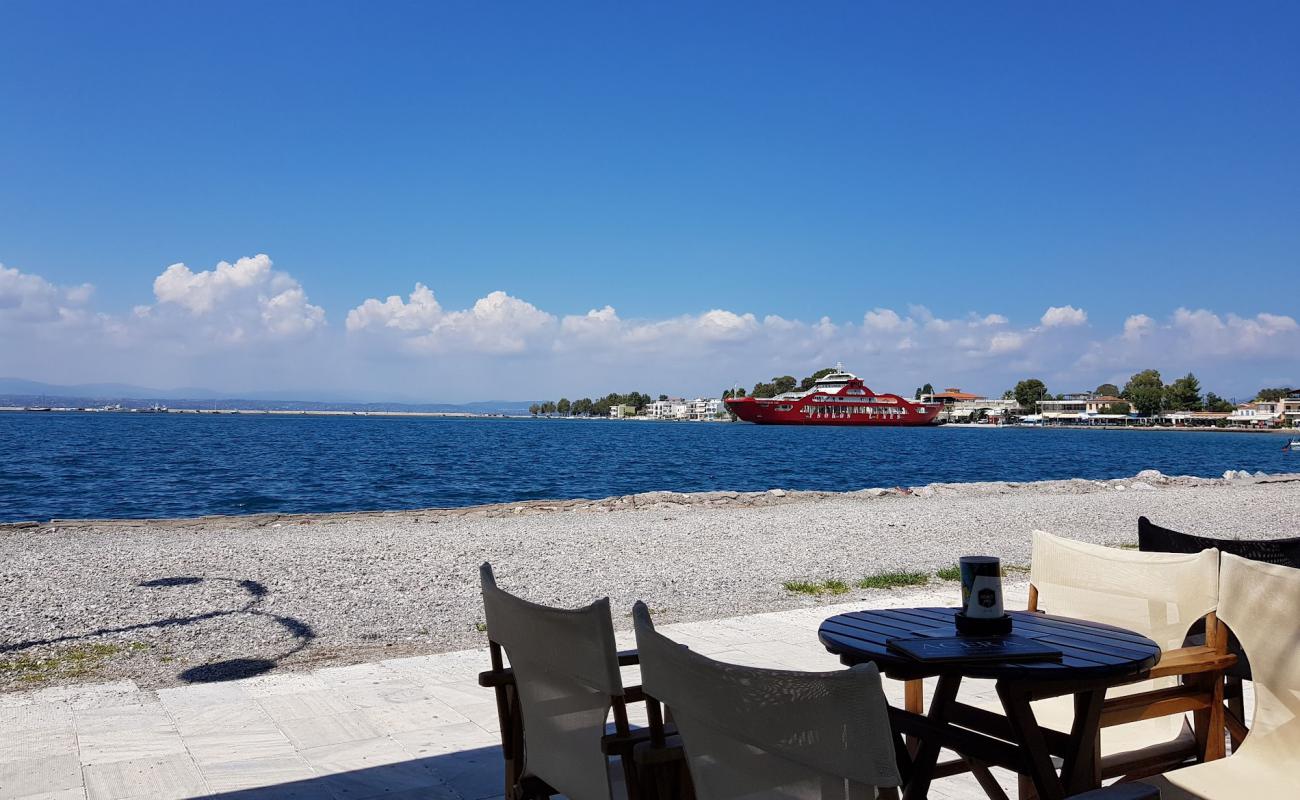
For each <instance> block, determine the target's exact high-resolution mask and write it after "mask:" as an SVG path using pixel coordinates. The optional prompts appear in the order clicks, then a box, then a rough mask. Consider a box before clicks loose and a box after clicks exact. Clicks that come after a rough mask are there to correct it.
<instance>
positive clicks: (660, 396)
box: [659, 394, 668, 403]
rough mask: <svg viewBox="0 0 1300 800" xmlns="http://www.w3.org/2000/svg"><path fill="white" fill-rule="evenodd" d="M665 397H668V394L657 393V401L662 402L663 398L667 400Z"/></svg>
mask: <svg viewBox="0 0 1300 800" xmlns="http://www.w3.org/2000/svg"><path fill="white" fill-rule="evenodd" d="M667 399H668V395H666V394H661V395H659V402H661V403H662V402H663V401H665V400H667Z"/></svg>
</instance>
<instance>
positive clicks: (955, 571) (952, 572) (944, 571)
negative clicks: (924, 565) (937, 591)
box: [934, 564, 961, 581]
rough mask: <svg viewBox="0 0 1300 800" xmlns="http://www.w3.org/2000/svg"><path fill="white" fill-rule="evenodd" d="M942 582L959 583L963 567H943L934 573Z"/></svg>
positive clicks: (954, 565)
mask: <svg viewBox="0 0 1300 800" xmlns="http://www.w3.org/2000/svg"><path fill="white" fill-rule="evenodd" d="M934 574H935V575H936V576H937V577H938V578H939V579H940V580H945V581H959V580H961V567H959V566H957V565H956V564H953V565H952V566H951V567H943V568H941V569H939V570H936V571H935V573H934Z"/></svg>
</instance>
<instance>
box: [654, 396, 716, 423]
mask: <svg viewBox="0 0 1300 800" xmlns="http://www.w3.org/2000/svg"><path fill="white" fill-rule="evenodd" d="M722 410H723V406H722V401H721V400H719V399H718V398H716V397H697V398H695V399H694V400H687V399H685V398H683V397H670V398H668V399H667V400H655V401H654V402H653V403H647V404H646V407H645V408H644V409H642V412H641V413H642V415H643V416H646V417H649V418H650V419H700V420H702V419H715V418H716V417H717V416H718V414H719V413H721V412H722Z"/></svg>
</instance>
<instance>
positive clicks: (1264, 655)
mask: <svg viewBox="0 0 1300 800" xmlns="http://www.w3.org/2000/svg"><path fill="white" fill-rule="evenodd" d="M1219 580H1220V603H1219V618H1220V619H1221V620H1223V621H1224V622H1225V623H1226V624H1227V625H1228V627H1229V628H1231V629H1232V631H1233V633H1235V634H1236V635H1237V638H1238V639H1239V640H1240V641H1241V644H1242V646H1243V647H1244V648H1245V650H1246V654H1247V655H1248V656H1250V665H1251V670H1252V671H1253V673H1254V687H1255V715H1254V719H1253V721H1252V723H1251V728H1250V735H1249V736H1247V737H1246V741H1245V742H1244V743H1243V744H1242V746H1241V749H1240V750H1239V751H1238V752H1236V753H1234V754H1233V756H1232V757H1233V758H1236V757H1238V756H1239V755H1241V756H1244V755H1247V754H1248V753H1249V755H1250V756H1251V757H1252V758H1255V757H1263V758H1265V759H1268V760H1269V762H1270V763H1272V764H1273V765H1274V766H1277V767H1279V768H1280V769H1283V770H1289V771H1290V772H1291V774H1292V775H1294V774H1295V773H1296V772H1297V770H1300V570H1297V569H1295V568H1293V567H1284V566H1279V565H1276V564H1263V563H1260V562H1258V561H1251V560H1249V559H1245V558H1239V557H1237V556H1234V555H1231V554H1228V555H1224V557H1223V568H1222V571H1221V572H1220V576H1219ZM1294 788H1295V786H1294V784H1293V785H1292V789H1294Z"/></svg>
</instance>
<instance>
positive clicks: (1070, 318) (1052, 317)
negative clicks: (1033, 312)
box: [1041, 306, 1088, 328]
mask: <svg viewBox="0 0 1300 800" xmlns="http://www.w3.org/2000/svg"><path fill="white" fill-rule="evenodd" d="M1087 321H1088V312H1086V311H1084V310H1083V309H1082V308H1075V307H1074V306H1052V307H1050V308H1048V309H1047V311H1045V312H1044V313H1043V317H1042V320H1041V322H1042V324H1043V327H1044V328H1068V327H1072V326H1075V325H1082V324H1084V323H1085V322H1087Z"/></svg>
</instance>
